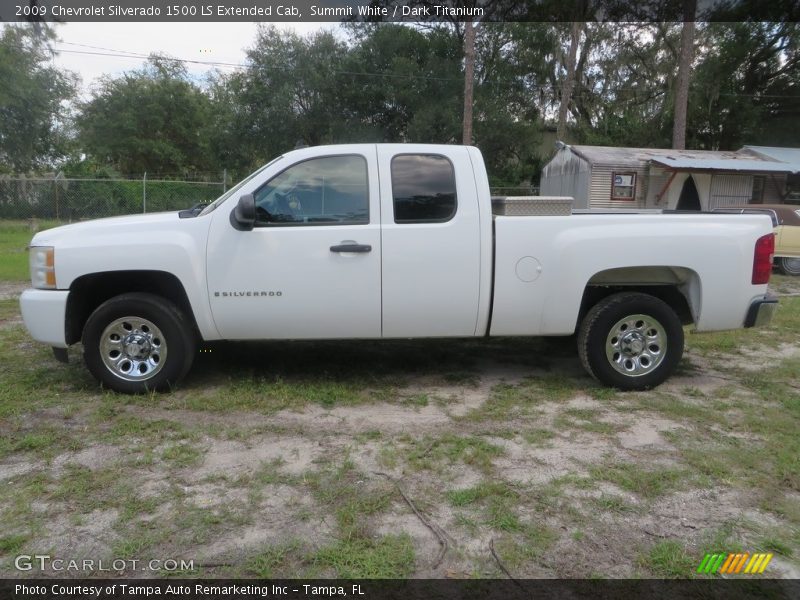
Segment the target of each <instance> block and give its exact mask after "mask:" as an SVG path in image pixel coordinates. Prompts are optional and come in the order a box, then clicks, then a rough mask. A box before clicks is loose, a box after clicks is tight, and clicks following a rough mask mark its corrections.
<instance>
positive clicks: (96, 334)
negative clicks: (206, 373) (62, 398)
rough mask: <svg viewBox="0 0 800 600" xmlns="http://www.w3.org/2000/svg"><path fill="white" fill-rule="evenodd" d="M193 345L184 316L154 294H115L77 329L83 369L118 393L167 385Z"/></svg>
mask: <svg viewBox="0 0 800 600" xmlns="http://www.w3.org/2000/svg"><path fill="white" fill-rule="evenodd" d="M115 337H116V338H117V339H116V340H115V339H114V338H115ZM196 347H197V341H196V336H195V334H194V328H193V327H192V325H191V323H190V322H189V321H188V319H187V318H186V316H185V315H184V314H183V313H182V312H181V311H180V310H179V309H178V307H177V306H175V305H174V304H173V303H172V302H170V301H169V300H166V299H165V298H162V297H161V296H156V295H154V294H144V293H129V294H122V295H119V296H115V297H114V298H111V299H110V300H107V301H106V302H104V303H103V304H101V305H100V306H98V307H97V309H95V311H94V312H93V313H92V314H91V316H90V317H89V319H88V320H87V321H86V325H85V326H84V328H83V355H84V360H85V361H86V366H87V368H88V369H89V371H90V372H91V374H92V375H94V377H95V378H96V379H97V380H98V381H100V383H102V384H103V386H104V387H107V388H110V389H112V390H114V391H116V392H122V393H124V394H139V393H143V392H150V391H164V390H169V389H171V388H172V387H173V386H174V385H175V384H176V383H177V382H178V381H180V379H181V378H182V377H183V376H184V375H186V373H187V372H188V371H189V369H190V368H191V366H192V361H193V360H194V354H195V350H196ZM162 357H163V358H162ZM126 363H127V364H126ZM126 369H127V370H126Z"/></svg>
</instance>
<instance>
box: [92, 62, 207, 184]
mask: <svg viewBox="0 0 800 600" xmlns="http://www.w3.org/2000/svg"><path fill="white" fill-rule="evenodd" d="M210 113H211V110H210V102H209V99H208V96H206V95H205V94H204V93H203V91H202V90H201V89H200V88H199V87H198V86H196V85H195V84H194V83H192V82H191V81H190V80H189V76H188V73H187V71H186V67H185V66H184V65H183V63H181V62H180V61H177V60H172V59H169V58H164V57H159V56H151V57H150V59H149V60H148V63H147V64H146V65H145V66H144V67H143V68H142V69H139V70H135V71H130V72H128V73H125V74H124V75H122V76H120V77H116V78H112V77H105V78H103V79H102V80H101V82H100V86H99V89H98V90H97V91H96V92H95V93H94V95H93V97H92V98H91V99H90V100H89V101H88V102H85V103H84V104H82V105H81V107H80V115H79V116H78V119H77V126H78V136H79V142H80V144H81V145H82V147H83V149H84V151H85V152H86V153H87V154H88V155H89V157H90V159H92V160H94V161H96V162H97V163H99V164H107V165H111V166H113V167H115V168H116V169H118V170H119V171H120V172H121V173H123V174H126V175H133V174H136V175H141V174H142V173H143V172H148V173H155V174H168V175H176V174H181V175H184V176H185V175H190V174H192V173H194V172H197V171H201V172H206V171H208V170H211V169H213V168H215V167H216V165H215V163H214V161H213V158H212V156H211V154H210V152H209V142H208V136H207V130H208V125H209V123H210Z"/></svg>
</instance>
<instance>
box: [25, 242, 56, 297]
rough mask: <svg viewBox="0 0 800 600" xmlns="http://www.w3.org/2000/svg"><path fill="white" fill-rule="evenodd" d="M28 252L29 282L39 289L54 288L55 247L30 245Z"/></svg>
mask: <svg viewBox="0 0 800 600" xmlns="http://www.w3.org/2000/svg"><path fill="white" fill-rule="evenodd" d="M29 252H30V255H29V257H28V260H29V263H30V268H31V284H32V285H33V287H35V288H39V289H40V290H54V289H55V288H56V262H55V249H54V248H53V247H52V246H31V247H30V248H29Z"/></svg>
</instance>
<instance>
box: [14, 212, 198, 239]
mask: <svg viewBox="0 0 800 600" xmlns="http://www.w3.org/2000/svg"><path fill="white" fill-rule="evenodd" d="M181 221H182V219H180V218H178V213H177V212H161V213H150V214H146V215H130V216H125V217H110V218H107V219H94V220H92V221H83V222H81V223H73V224H71V225H62V226H61V227H54V228H53V229H46V230H45V231H40V232H39V233H37V234H36V235H35V236H33V239H32V240H31V244H30V245H31V246H57V245H58V244H59V242H61V241H63V240H66V239H69V241H70V243H71V244H72V245H74V243H75V240H76V239H85V238H88V237H92V236H95V235H109V234H111V235H113V234H115V233H117V232H119V233H123V232H124V233H130V232H131V231H132V230H135V229H136V228H138V227H141V228H146V229H147V230H152V229H163V228H165V227H172V228H175V227H178V225H179V223H180V222H181ZM184 221H185V220H184Z"/></svg>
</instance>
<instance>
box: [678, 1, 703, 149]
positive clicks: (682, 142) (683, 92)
mask: <svg viewBox="0 0 800 600" xmlns="http://www.w3.org/2000/svg"><path fill="white" fill-rule="evenodd" d="M683 10H684V15H683V32H682V33H681V53H680V60H679V61H678V81H677V84H676V86H675V118H674V124H673V127H672V147H673V148H676V149H679V150H683V149H684V148H686V110H687V106H688V103H689V71H690V69H691V67H692V59H693V58H694V18H695V13H696V12H697V0H684V3H683Z"/></svg>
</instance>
